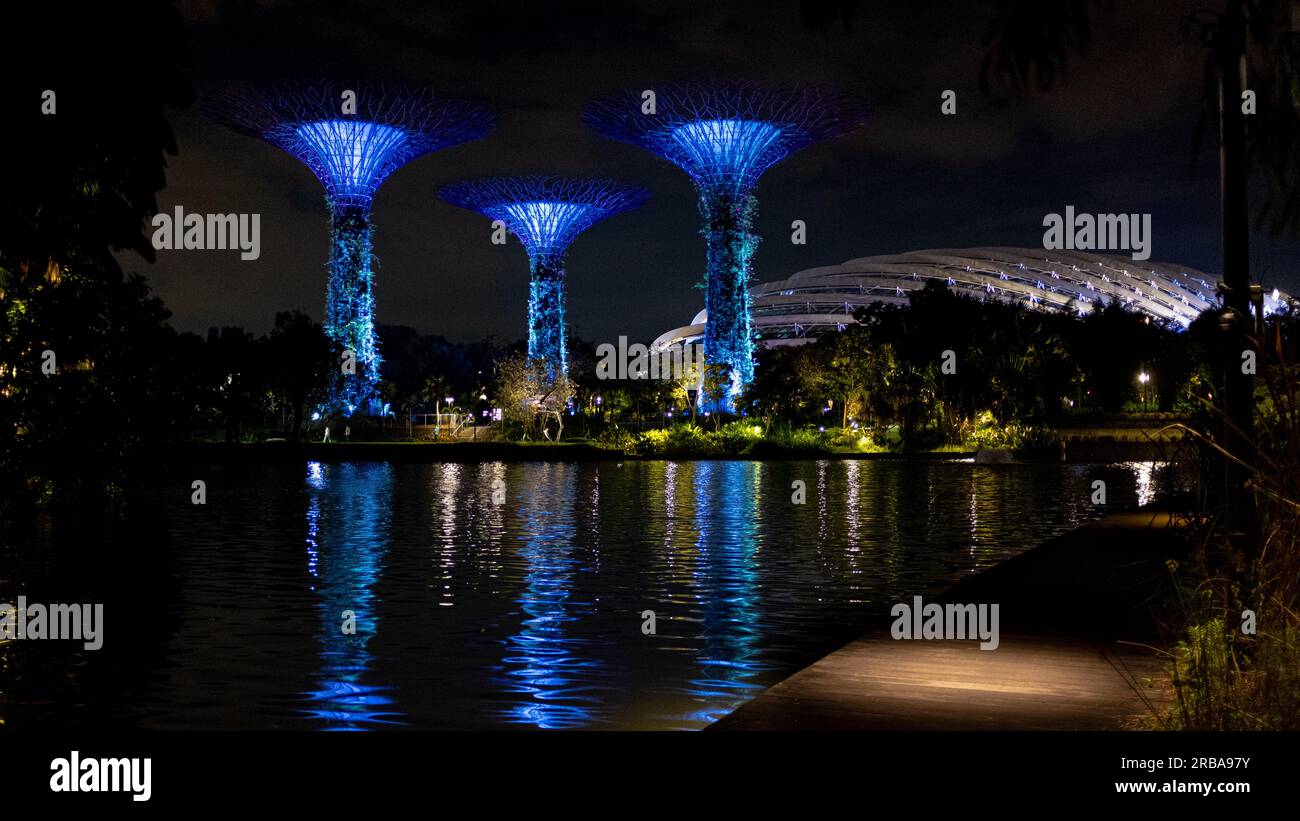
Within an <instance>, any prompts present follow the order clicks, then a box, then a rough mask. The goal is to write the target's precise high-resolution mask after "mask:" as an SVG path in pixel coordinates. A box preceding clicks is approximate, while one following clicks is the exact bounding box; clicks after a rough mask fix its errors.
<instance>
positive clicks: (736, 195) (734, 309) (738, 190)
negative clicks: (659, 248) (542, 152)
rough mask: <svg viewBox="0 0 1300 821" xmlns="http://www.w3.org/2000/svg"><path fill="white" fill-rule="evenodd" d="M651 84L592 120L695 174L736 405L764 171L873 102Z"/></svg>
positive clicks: (720, 344)
mask: <svg viewBox="0 0 1300 821" xmlns="http://www.w3.org/2000/svg"><path fill="white" fill-rule="evenodd" d="M652 90H653V92H654V97H653V100H651V99H650V98H649V97H648V96H647V95H646V93H645V92H644V91H640V90H626V91H622V92H618V93H615V94H612V95H609V96H607V97H603V98H601V99H598V100H596V101H595V102H593V103H592V104H591V106H590V107H589V108H588V109H587V111H586V113H585V115H584V117H583V119H584V120H585V121H586V123H587V125H588V126H590V127H591V128H592V129H593V130H595V131H596V132H597V133H599V134H602V135H603V136H606V137H609V138H611V139H615V140H621V141H623V142H628V143H632V144H633V145H637V146H640V147H641V148H644V149H645V150H647V151H650V152H651V153H653V154H656V155H658V156H660V157H662V158H664V159H666V160H668V161H669V162H671V163H673V164H674V165H677V166H678V167H680V168H681V169H682V170H683V171H685V172H686V173H687V174H689V175H690V177H691V179H692V180H694V182H695V186H696V188H697V189H698V191H699V195H700V201H699V207H700V216H702V217H703V218H704V229H703V234H704V237H705V240H706V242H707V246H708V256H707V263H706V264H707V268H706V277H705V280H706V281H705V288H706V291H705V301H704V308H705V312H706V314H707V317H708V319H707V323H706V325H705V330H704V360H705V363H706V365H713V366H721V367H723V368H725V369H726V371H727V372H728V374H729V377H730V380H731V388H730V390H729V391H728V395H727V398H726V399H725V400H724V402H723V405H724V407H723V408H721V409H724V410H733V409H734V400H735V397H736V395H737V394H738V393H739V392H740V389H741V387H742V386H744V385H746V384H748V383H749V382H750V381H751V380H752V379H753V376H754V362H753V353H754V340H753V331H752V326H751V323H750V316H749V290H748V287H749V279H750V275H751V266H752V263H753V256H754V249H755V247H756V246H757V244H758V237H757V236H755V235H754V232H753V225H754V217H755V215H756V214H757V211H758V201H757V199H756V198H755V197H754V195H753V191H754V188H755V186H756V185H757V184H758V178H759V177H761V176H762V175H763V172H764V171H766V170H767V169H768V168H770V167H772V166H773V165H775V164H776V163H778V162H780V161H781V160H783V159H785V158H786V157H788V156H790V155H791V154H793V153H794V152H796V151H798V150H799V149H801V148H804V147H805V146H808V145H811V144H812V143H815V142H818V141H820V140H824V139H827V138H829V137H834V136H838V135H840V134H843V133H846V132H848V131H851V130H853V129H854V128H857V127H858V126H859V125H861V124H862V122H863V120H864V119H865V118H866V114H867V106H866V104H865V102H864V101H862V100H860V99H858V98H856V97H852V96H850V95H846V94H842V93H839V92H835V91H832V90H829V89H825V88H821V87H817V86H796V87H788V88H775V89H769V88H762V87H759V86H754V85H707V84H689V83H688V84H679V85H674V86H667V87H662V88H655V89H652ZM700 395H701V398H702V399H703V396H704V392H703V391H701V392H700Z"/></svg>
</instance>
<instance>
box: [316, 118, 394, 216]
mask: <svg viewBox="0 0 1300 821" xmlns="http://www.w3.org/2000/svg"><path fill="white" fill-rule="evenodd" d="M294 134H296V135H297V136H298V140H299V142H300V145H299V146H296V148H297V151H295V152H294V153H295V154H297V155H298V157H299V159H301V160H303V161H304V162H305V163H307V165H308V166H310V167H311V168H312V170H313V171H315V172H316V174H317V176H319V177H320V181H321V183H322V184H323V185H324V186H325V190H326V191H328V192H329V195H330V198H331V199H333V200H336V201H346V202H349V203H353V204H368V203H369V202H370V200H371V199H372V198H373V197H374V194H375V190H376V189H377V188H378V187H379V185H380V183H382V182H383V181H384V179H385V178H386V177H387V176H388V175H389V174H391V173H392V172H393V171H394V170H395V169H396V168H397V167H398V166H399V165H401V162H396V163H395V162H393V160H394V159H395V158H396V157H398V156H400V154H401V149H402V146H403V145H405V144H406V133H405V132H404V131H402V129H400V128H394V127H393V126H390V125H381V124H380V123H367V122H361V121H358V120H322V121H320V122H314V123H303V124H301V125H299V126H297V127H296V128H294Z"/></svg>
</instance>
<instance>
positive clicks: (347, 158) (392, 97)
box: [204, 82, 492, 416]
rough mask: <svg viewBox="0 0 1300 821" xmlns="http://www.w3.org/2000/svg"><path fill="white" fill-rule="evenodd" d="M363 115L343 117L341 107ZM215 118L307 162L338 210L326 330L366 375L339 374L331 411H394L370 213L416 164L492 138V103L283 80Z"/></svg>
mask: <svg viewBox="0 0 1300 821" xmlns="http://www.w3.org/2000/svg"><path fill="white" fill-rule="evenodd" d="M348 97H350V98H351V100H352V102H353V103H354V105H355V108H353V109H351V110H349V113H348V115H346V116H345V117H341V116H340V115H339V103H340V100H342V99H347V98H348ZM204 110H205V111H206V112H207V114H208V115H209V116H211V117H213V118H215V119H216V120H218V121H220V122H222V123H224V124H225V125H227V126H229V127H231V128H233V129H235V130H236V131H239V132H241V133H244V134H248V135H250V136H254V137H257V138H259V139H262V140H265V141H266V142H269V143H271V144H272V145H275V146H277V147H279V148H280V149H282V150H284V151H286V152H288V153H289V154H291V155H293V156H294V157H296V158H297V159H298V160H300V161H301V162H303V163H304V164H305V165H307V167H308V168H310V169H311V170H312V173H314V174H315V175H316V177H317V179H319V180H320V181H321V184H322V185H323V186H324V187H325V193H326V200H327V202H328V203H329V209H330V219H331V224H330V229H331V231H330V255H329V285H328V288H327V292H326V316H325V320H324V322H323V323H322V324H323V326H324V328H325V332H326V333H327V334H328V335H329V337H330V339H332V340H333V341H334V342H335V343H336V344H337V345H338V346H339V347H340V348H343V349H346V350H350V351H352V352H353V354H354V355H355V358H356V373H354V374H344V373H340V371H339V369H336V370H335V371H334V375H333V377H332V378H331V379H330V384H329V398H328V400H327V401H326V402H325V404H324V406H323V409H324V410H325V411H327V412H330V413H343V414H345V415H348V416H350V415H352V414H353V413H355V412H357V411H358V410H360V411H362V412H365V413H369V414H372V415H378V414H384V413H386V412H387V409H386V408H385V405H384V403H383V402H382V400H381V399H380V397H379V395H378V390H377V385H378V382H379V377H380V366H381V364H382V360H381V358H380V356H379V347H378V342H377V340H376V337H375V328H374V312H375V302H374V293H373V290H374V283H373V271H372V250H371V237H372V229H371V224H370V206H371V201H372V200H373V198H374V195H375V191H376V190H377V189H378V188H379V186H380V185H381V184H382V183H383V182H384V180H386V179H387V178H388V177H389V175H391V174H392V173H393V172H394V171H396V170H397V169H399V168H401V167H402V166H403V165H405V164H406V163H408V162H410V161H411V160H413V159H415V158H417V157H420V156H422V155H424V154H427V153H429V152H431V151H437V150H439V149H442V148H447V147H449V146H453V145H459V144H461V143H464V142H468V141H470V140H476V139H478V138H480V137H483V136H486V135H487V134H488V133H489V132H491V130H492V116H491V112H489V111H488V110H487V109H486V108H484V107H483V106H480V105H477V104H475V103H470V102H462V101H456V100H448V99H443V98H442V97H440V96H437V95H435V94H434V93H433V92H432V91H431V90H429V89H427V88H419V87H400V86H396V85H393V84H384V83H368V82H348V83H346V84H341V83H333V82H306V83H304V82H290V83H278V84H275V85H273V86H271V87H270V88H267V89H263V90H261V91H259V92H256V93H253V94H240V93H235V92H226V93H219V94H215V95H213V96H211V97H209V98H208V99H207V100H205V101H204Z"/></svg>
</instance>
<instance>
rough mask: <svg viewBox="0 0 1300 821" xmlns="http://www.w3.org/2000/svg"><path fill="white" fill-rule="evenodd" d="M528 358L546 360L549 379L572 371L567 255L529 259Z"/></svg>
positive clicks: (539, 360) (541, 256)
mask: <svg viewBox="0 0 1300 821" xmlns="http://www.w3.org/2000/svg"><path fill="white" fill-rule="evenodd" d="M529 269H530V279H529V282H528V358H529V359H531V360H533V361H535V362H543V363H545V365H544V367H545V369H546V376H547V379H548V380H549V381H552V382H553V381H554V380H555V379H556V377H558V376H560V375H562V374H567V373H568V365H569V356H568V345H567V340H566V339H565V330H564V259H563V257H559V256H551V255H547V254H537V255H534V256H533V257H532V258H531V259H530V260H529Z"/></svg>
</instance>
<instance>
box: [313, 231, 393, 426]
mask: <svg viewBox="0 0 1300 821" xmlns="http://www.w3.org/2000/svg"><path fill="white" fill-rule="evenodd" d="M372 235H373V229H372V227H371V225H370V214H369V213H368V212H366V211H365V210H363V209H360V208H354V207H347V206H336V207H334V208H332V209H331V211H330V258H329V286H328V289H327V293H326V323H325V332H326V333H327V334H328V335H329V337H330V339H332V340H334V341H335V342H336V343H338V344H339V346H341V347H342V348H343V349H344V350H345V351H351V352H353V354H355V365H356V367H355V369H354V372H353V373H347V372H345V370H344V368H343V367H339V368H337V369H336V370H335V371H334V373H335V377H334V379H333V382H332V383H331V390H330V401H329V406H330V409H331V410H333V411H336V412H339V413H345V414H348V415H351V414H352V413H353V412H355V411H357V410H360V411H363V412H371V411H372V410H373V408H372V405H373V404H374V402H375V401H377V400H378V392H377V390H376V385H377V383H378V382H379V363H380V358H379V346H378V343H377V341H376V339H375V327H374V314H375V299H374V280H373V273H372V271H371V262H372V255H371V240H372Z"/></svg>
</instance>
